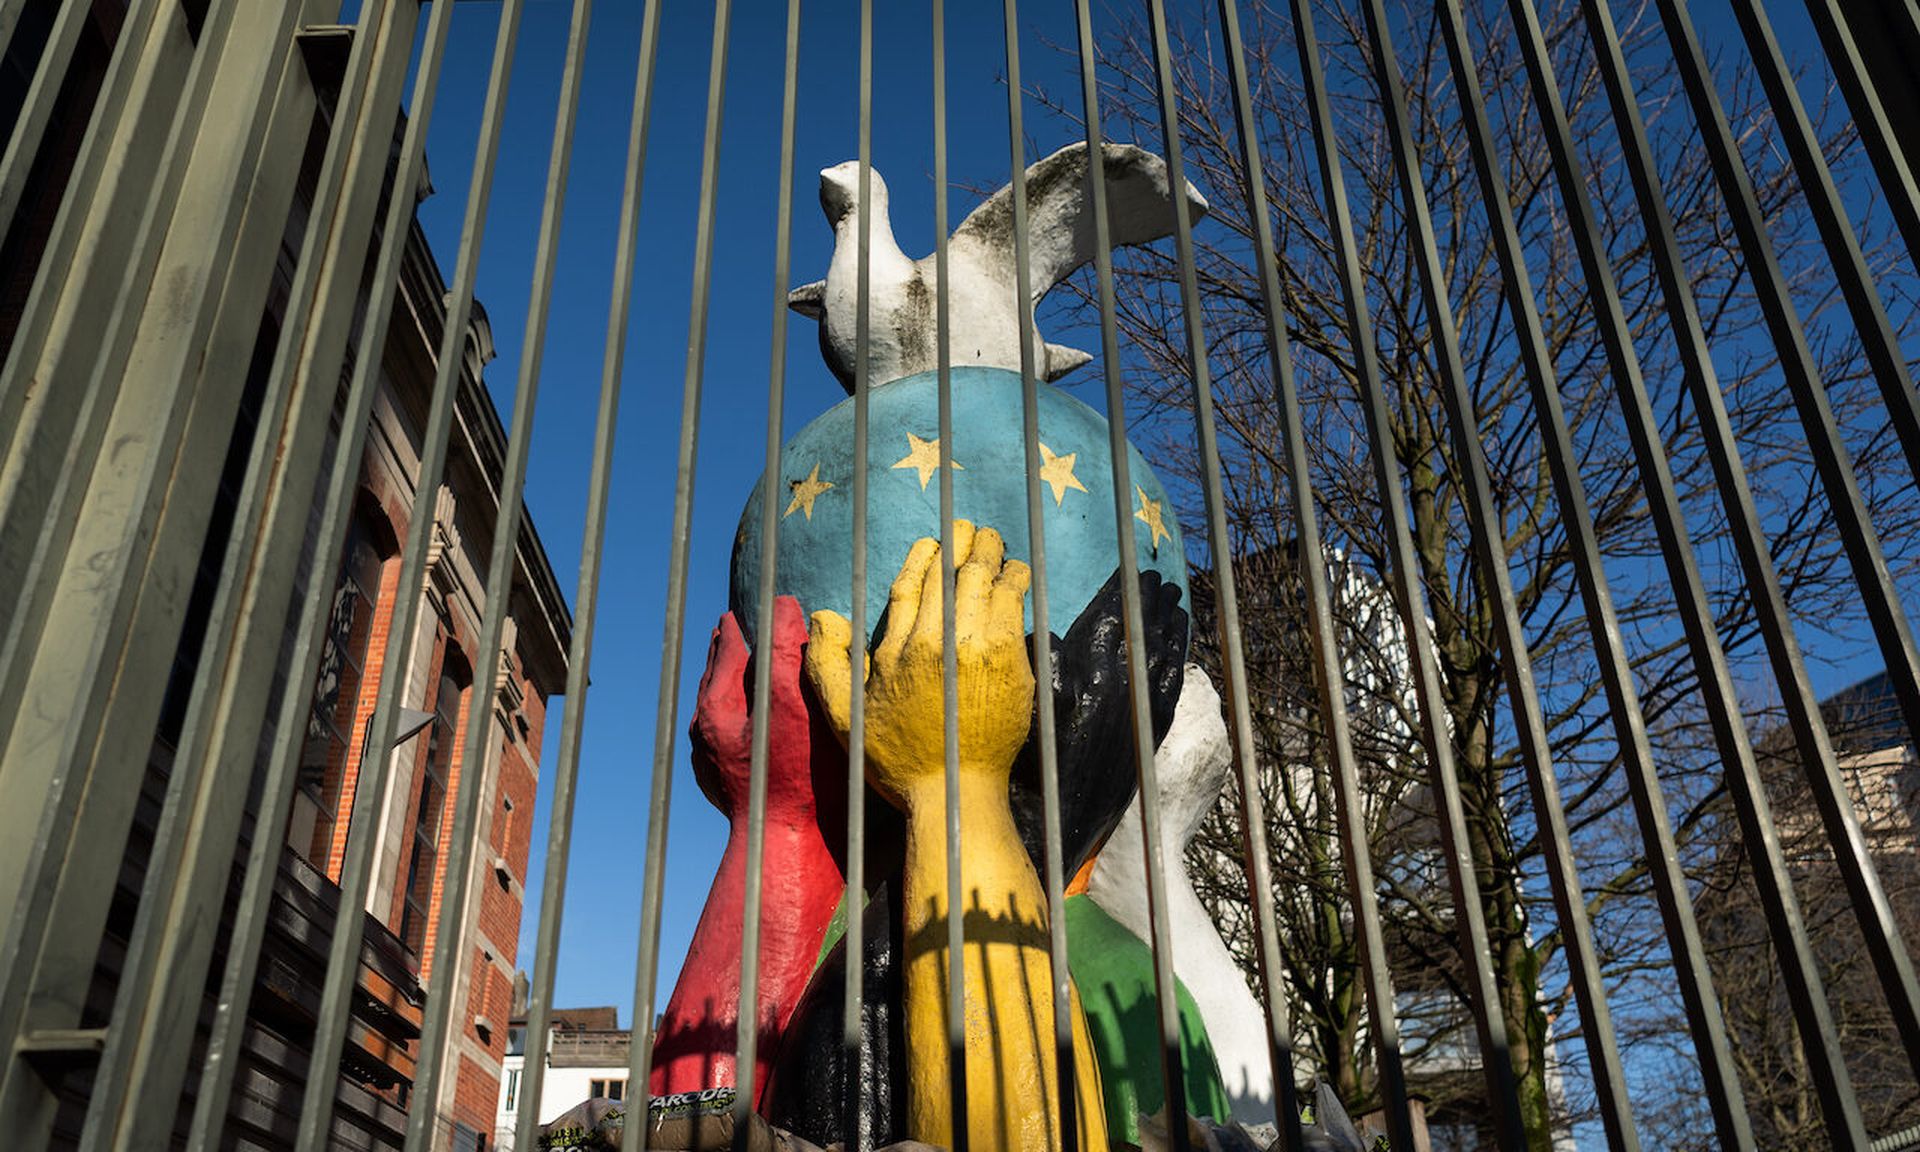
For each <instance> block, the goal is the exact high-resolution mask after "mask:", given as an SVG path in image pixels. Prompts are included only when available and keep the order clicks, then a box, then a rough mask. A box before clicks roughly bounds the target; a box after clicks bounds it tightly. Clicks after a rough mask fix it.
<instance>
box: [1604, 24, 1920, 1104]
mask: <svg viewBox="0 0 1920 1152" xmlns="http://www.w3.org/2000/svg"><path fill="white" fill-rule="evenodd" d="M1595 2H1598V0H1595ZM1659 9H1660V16H1661V20H1662V22H1663V23H1664V24H1665V26H1666V30H1667V39H1668V42H1669V43H1670V44H1671V46H1672V48H1673V52H1674V59H1675V63H1676V64H1677V65H1678V68H1679V73H1680V79H1681V82H1682V84H1683V85H1684V86H1685V88H1686V90H1687V96H1688V99H1689V101H1691V103H1692V104H1693V108H1694V119H1695V121H1696V122H1697V123H1698V124H1699V126H1700V133H1701V137H1702V139H1703V141H1704V143H1705V144H1706V147H1707V154H1708V156H1709V158H1710V159H1711V160H1712V161H1713V167H1714V175H1715V177H1716V179H1717V180H1718V181H1719V184H1720V189H1721V193H1722V196H1723V197H1724V199H1725V200H1726V202H1727V207H1728V210H1729V212H1730V214H1731V216H1732V222H1733V226H1734V232H1735V234H1736V235H1737V236H1738V237H1739V240H1740V245H1741V248H1742V249H1743V250H1744V251H1745V252H1746V255H1747V262H1748V269H1749V272H1750V277H1751V279H1752V282H1753V285H1754V289H1755V293H1756V295H1757V296H1758V297H1759V302H1760V306H1761V311H1762V313H1763V314H1764V315H1765V317H1766V320H1767V327H1768V329H1769V330H1770V331H1771V332H1772V334H1773V340H1774V344H1775V346H1776V348H1777V349H1778V351H1779V353H1780V366H1781V370H1782V373H1783V375H1784V376H1785V377H1786V383H1787V389H1788V391H1789V393H1790V394H1791V395H1792V397H1793V401H1794V406H1795V408H1796V409H1797V410H1798V411H1799V415H1800V423H1801V427H1802V428H1803V430H1804V431H1805V433H1806V437H1807V444H1808V448H1809V449H1810V450H1811V452H1812V454H1813V461H1814V467H1815V469H1816V470H1817V471H1818V472H1819V474H1820V478H1821V482H1822V486H1823V487H1824V488H1825V489H1826V495H1827V500H1828V504H1829V506H1830V507H1831V508H1832V509H1833V513H1834V518H1835V520H1836V522H1837V524H1838V527H1839V530H1840V539H1841V542H1842V544H1843V545H1844V546H1845V549H1846V552H1847V556H1848V559H1849V561H1850V562H1851V563H1852V566H1853V574H1854V579H1855V581H1856V582H1857V583H1858V585H1859V587H1860V593H1861V599H1862V601H1863V602H1864V604H1865V607H1866V610H1867V616H1868V619H1869V620H1871V621H1872V623H1873V630H1874V635H1875V637H1876V638H1877V639H1878V640H1879V643H1880V651H1881V655H1882V657H1883V658H1884V659H1885V661H1886V670H1887V675H1888V676H1889V677H1890V678H1891V680H1892V682H1893V685H1894V690H1895V693H1896V695H1897V696H1898V697H1899V699H1900V702H1901V708H1902V711H1903V712H1904V714H1905V715H1906V717H1907V721H1908V724H1909V727H1910V728H1913V730H1914V731H1920V656H1917V655H1916V654H1915V651H1914V646H1913V637H1912V634H1911V632H1910V630H1909V628H1908V624H1907V619H1906V614H1905V612H1904V611H1903V610H1902V608H1901V606H1900V599H1899V595H1898V593H1897V592H1896V591H1895V589H1894V587H1893V580H1892V576H1891V575H1890V574H1889V573H1888V571H1887V564H1886V559H1885V557H1884V556H1883V555H1882V554H1881V550H1880V541H1879V537H1878V536H1877V535H1876V534H1875V532H1874V529H1873V524H1872V521H1871V519H1870V518H1869V516H1868V513H1867V508H1866V504H1865V501H1864V500H1863V499H1862V498H1861V495H1860V489H1859V486H1858V484H1857V483H1856V482H1855V480H1854V474H1853V464H1852V462H1851V460H1850V459H1849V458H1848V453H1847V449H1846V445H1845V443H1844V442H1843V440H1842V439H1841V436H1840V431H1839V428H1838V426H1837V425H1836V423H1835V421H1834V417H1833V411H1832V409H1831V407H1830V406H1829V405H1828V402H1827V396H1826V391H1825V389H1824V388H1823V387H1822V385H1821V381H1820V376H1819V369H1818V367H1817V366H1816V365H1815V363H1814V360H1813V353H1812V351H1811V350H1810V349H1809V348H1808V346H1807V340H1806V334H1805V332H1804V331H1802V329H1801V327H1800V322H1799V319H1798V317H1797V316H1796V314H1795V311H1794V307H1793V301H1792V299H1791V298H1790V297H1789V295H1788V292H1787V287H1786V279H1785V274H1784V273H1783V272H1782V270H1781V267H1780V263H1779V260H1778V258H1777V257H1776V256H1775V254H1774V250H1773V244H1772V241H1771V240H1770V239H1769V238H1768V236H1767V232H1766V228H1765V223H1764V221H1763V219H1762V217H1761V214H1760V207H1759V202H1758V201H1757V200H1756V199H1755V196H1754V191H1753V185H1752V181H1751V180H1750V179H1749V177H1748V175H1747V171H1746V168H1745V166H1744V165H1743V164H1742V162H1741V159H1740V152H1739V148H1738V146H1737V145H1736V144H1735V142H1734V140H1733V136H1732V131H1731V129H1730V128H1729V126H1728V124H1727V119H1726V117H1725V115H1724V114H1723V113H1722V111H1721V108H1720V101H1719V98H1718V96H1717V95H1716V94H1715V93H1714V90H1713V84H1712V75H1711V73H1710V72H1709V71H1708V70H1707V65H1706V60H1705V57H1704V56H1703V55H1702V53H1701V50H1700V45H1699V41H1698V39H1697V38H1696V37H1695V35H1694V32H1693V26H1692V22H1691V20H1690V19H1689V18H1688V16H1687V13H1686V9H1685V5H1684V4H1683V3H1681V2H1680V0H1660V3H1659ZM1742 559H1743V561H1748V560H1749V558H1748V557H1747V555H1746V552H1745V550H1744V549H1743V554H1742ZM1754 567H1757V568H1761V569H1765V570H1766V572H1767V574H1768V575H1769V576H1771V575H1772V564H1771V561H1770V560H1769V558H1768V556H1767V553H1766V550H1765V548H1764V547H1761V548H1760V549H1759V550H1758V551H1757V552H1755V553H1754V554H1753V556H1752V557H1751V562H1750V563H1749V569H1750V570H1749V571H1748V575H1747V580H1748V583H1749V584H1752V585H1754V586H1755V587H1759V586H1761V580H1760V579H1758V578H1756V575H1755V573H1754V572H1753V571H1752V570H1751V568H1754ZM1780 625H1781V631H1782V633H1783V636H1785V635H1788V634H1790V633H1791V625H1790V624H1788V623H1787V622H1786V621H1785V620H1782V621H1780ZM1767 627H1769V628H1771V627H1772V625H1771V624H1769V625H1767ZM1773 648H1774V650H1775V651H1776V652H1778V653H1779V654H1780V655H1782V656H1784V655H1786V654H1787V646H1786V645H1783V644H1776V645H1774V646H1773ZM1803 676H1804V669H1803V668H1802V667H1800V665H1799V664H1798V662H1797V661H1793V660H1782V659H1780V658H1779V656H1776V659H1775V677H1776V678H1777V679H1778V680H1779V681H1780V682H1781V684H1780V688H1781V693H1782V695H1783V696H1786V695H1800V694H1802V692H1803V685H1802V684H1801V683H1793V682H1794V681H1795V680H1798V679H1800V678H1801V677H1803ZM1790 683H1793V686H1792V687H1791V688H1789V684H1790ZM1804 692H1805V694H1807V695H1808V696H1809V698H1810V696H1811V688H1810V686H1805V687H1804ZM1793 711H1794V713H1796V714H1798V713H1803V712H1804V713H1806V715H1804V716H1800V717H1799V720H1800V722H1799V723H1797V724H1795V725H1794V726H1795V729H1796V734H1799V733H1800V732H1801V731H1802V730H1804V731H1805V732H1806V733H1807V734H1808V735H1809V736H1811V735H1813V734H1814V732H1813V727H1814V724H1816V723H1817V722H1818V714H1819V708H1818V705H1817V703H1810V706H1809V704H1808V703H1803V704H1801V705H1798V706H1796V707H1795V708H1794V709H1793ZM1821 734H1822V735H1824V733H1821ZM1818 742H1819V741H1817V740H1807V739H1803V740H1802V742H1801V747H1802V751H1803V753H1804V752H1805V750H1806V748H1807V747H1808V745H1809V744H1810V743H1814V744H1817V743H1818ZM1829 755H1830V753H1829ZM1828 762H1830V761H1829V759H1828V756H1826V755H1816V757H1813V758H1810V759H1809V761H1808V763H1809V766H1810V767H1811V766H1813V765H1815V764H1819V765H1821V766H1822V767H1824V765H1825V763H1828ZM1811 780H1812V783H1813V785H1814V787H1813V792H1814V803H1815V805H1816V806H1817V807H1818V808H1819V809H1820V814H1821V818H1822V820H1823V821H1824V822H1825V824H1826V827H1827V836H1828V839H1829V840H1830V841H1831V842H1832V844H1833V849H1834V852H1835V854H1836V855H1837V856H1838V857H1839V858H1840V860H1841V862H1842V867H1841V869H1840V871H1841V873H1842V875H1843V876H1844V877H1845V879H1846V882H1847V886H1848V892H1849V895H1850V896H1852V898H1853V902H1854V911H1855V913H1856V915H1858V916H1859V918H1860V921H1861V930H1862V932H1863V933H1864V935H1865V937H1866V943H1867V950H1868V952H1869V954H1870V955H1871V956H1872V957H1873V961H1874V967H1875V970H1876V971H1877V972H1878V974H1879V976H1880V981H1881V986H1882V990H1883V991H1884V992H1885V993H1886V996H1887V1001H1888V1006H1889V1007H1890V1008H1891V1009H1892V1012H1893V1016H1894V1021H1895V1024H1896V1026H1897V1027H1898V1028H1899V1030H1900V1035H1901V1038H1902V1040H1903V1042H1904V1043H1905V1045H1906V1048H1907V1053H1908V1058H1909V1060H1910V1061H1911V1062H1912V1063H1913V1066H1914V1069H1915V1071H1916V1073H1920V981H1916V979H1915V976H1914V971H1913V964H1912V961H1911V960H1910V959H1909V957H1908V954H1907V950H1906V946H1905V945H1904V944H1903V943H1902V941H1901V938H1900V930H1899V927H1898V925H1897V924H1896V923H1895V921H1894V919H1893V916H1892V913H1891V910H1890V908H1889V907H1888V905H1887V902H1886V896H1885V893H1884V892H1883V891H1882V890H1881V887H1880V882H1879V878H1878V875H1877V874H1876V872H1875V869H1874V866H1873V860H1872V857H1871V856H1870V855H1869V853H1868V852H1867V849H1866V843H1865V839H1864V837H1863V836H1862V834H1861V831H1860V826H1859V821H1858V819H1857V818H1856V817H1855V815H1854V812H1853V804H1852V801H1851V798H1850V796H1849V793H1848V791H1847V789H1846V786H1845V783H1844V782H1843V781H1842V780H1841V779H1840V778H1839V775H1838V771H1837V769H1836V770H1835V771H1833V772H1826V771H1821V772H1818V773H1813V774H1812V776H1811Z"/></svg>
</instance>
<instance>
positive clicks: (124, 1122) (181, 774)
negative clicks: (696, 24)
mask: <svg viewBox="0 0 1920 1152" xmlns="http://www.w3.org/2000/svg"><path fill="white" fill-rule="evenodd" d="M323 2H324V0H308V2H307V3H304V4H293V5H287V6H285V7H280V8H270V7H261V6H251V5H243V6H241V8H240V9H239V12H238V19H237V21H236V25H235V27H234V29H233V31H232V32H231V33H229V35H230V36H231V37H233V38H236V47H235V49H234V50H235V51H236V52H237V54H238V58H239V59H243V60H247V59H258V60H260V61H262V62H263V65H264V67H266V68H271V69H273V70H274V72H275V73H277V74H265V75H261V76H260V78H259V81H258V82H259V84H260V88H259V90H258V92H259V95H258V97H255V96H254V95H253V94H252V93H251V92H248V93H235V94H232V95H230V96H229V97H228V99H232V100H233V101H235V102H236V103H243V104H244V103H245V102H248V101H250V100H254V99H260V100H263V101H264V100H265V99H266V97H267V96H268V94H269V93H273V92H276V90H277V95H274V96H273V97H272V100H271V104H272V106H273V112H272V121H271V123H270V124H269V125H268V127H267V129H266V132H265V134H264V139H263V141H262V146H261V152H260V154H259V155H258V156H257V157H254V158H250V159H249V161H248V162H247V163H246V165H245V166H244V167H243V169H242V170H241V171H240V172H239V173H236V175H239V176H241V177H242V178H243V179H244V180H245V181H246V183H245V184H244V185H242V186H238V187H236V188H234V190H233V192H232V193H231V195H232V198H233V201H234V205H235V216H236V217H237V218H242V219H243V224H242V225H241V230H240V234H239V236H238V237H237V238H236V244H235V251H234V254H233V256H232V260H231V265H230V267H231V275H229V276H228V278H227V279H226V280H225V282H224V284H223V285H222V287H221V288H220V290H219V297H220V300H221V303H220V307H219V314H218V316H217V317H215V318H214V319H213V321H212V327H211V328H210V330H209V331H208V333H207V336H206V339H207V342H208V348H207V352H206V353H205V355H204V357H201V356H195V357H192V358H189V359H187V360H186V361H184V362H183V364H182V371H183V372H184V373H185V374H187V375H188V376H192V375H193V374H195V373H198V374H199V375H200V376H201V378H202V379H212V380H223V379H224V380H229V381H237V380H240V379H244V376H245V364H246V363H247V358H248V357H249V356H250V355H251V352H252V348H253V345H254V343H255V341H256V339H257V338H258V334H259V331H260V324H261V312H262V301H263V300H264V299H265V293H266V288H267V286H268V283H269V280H270V278H271V276H272V273H273V268H274V264H275V257H276V255H277V254H278V253H279V251H280V248H281V244H282V241H283V233H284V231H285V228H286V221H287V218H288V212H289V210H290V207H291V205H292V203H293V201H294V198H295V184H296V182H297V180H296V176H297V173H298V171H299V168H300V157H301V155H302V154H303V153H304V152H305V151H306V149H307V145H308V138H309V134H310V130H311V126H312V122H313V113H314V109H315V107H316V104H317V96H316V93H315V90H314V86H313V84H312V81H311V80H310V78H309V77H308V75H307V72H306V65H305V63H304V62H303V61H302V60H301V59H300V58H299V55H298V53H297V48H296V44H295V40H294V33H295V29H296V26H297V24H298V22H299V19H300V18H302V17H303V16H307V15H311V14H313V13H314V12H316V11H317V10H318V9H319V8H320V6H321V4H322V3H323ZM303 8H304V9H305V11H304V12H303V11H302V9H303ZM398 15H399V17H400V23H401V24H403V25H410V24H411V20H410V19H409V18H408V14H407V12H406V11H405V10H402V11H401V12H400V13H398ZM395 37H396V38H397V39H399V40H403V41H405V42H407V43H411V40H412V36H411V29H410V27H407V28H403V29H401V30H399V31H397V32H396V33H395ZM390 60H391V61H392V62H394V63H397V65H398V66H397V67H395V68H391V69H390V70H389V71H390V73H391V75H390V77H382V78H380V81H377V84H378V85H379V88H380V91H377V92H376V93H375V95H374V96H373V98H372V99H371V101H370V103H371V105H372V106H373V107H374V108H375V109H376V111H375V112H374V116H375V118H376V119H377V118H378V116H379V112H378V109H379V108H380V107H381V106H382V105H383V104H384V105H386V106H387V111H388V112H389V114H390V113H391V112H392V109H393V106H397V104H398V100H399V87H400V82H401V79H402V78H403V70H404V68H405V53H404V52H394V53H392V54H391V56H390ZM367 151H371V150H367ZM386 155H387V149H385V148H381V149H379V150H378V151H377V159H369V157H368V156H367V155H366V154H365V152H363V153H362V154H361V155H360V156H359V157H358V158H357V159H358V162H357V163H355V164H352V165H350V166H349V169H348V172H347V178H346V184H345V188H346V192H345V196H344V197H343V215H344V216H345V217H347V218H346V219H344V220H342V221H341V226H340V228H339V229H338V231H339V232H340V233H342V234H346V235H348V236H350V237H351V238H349V239H347V240H346V242H345V245H344V247H345V255H344V258H343V259H342V261H341V262H340V263H341V264H342V265H344V268H343V272H344V274H343V275H340V276H338V277H336V278H335V281H334V283H335V286H336V287H343V288H344V292H343V293H342V295H341V298H340V299H338V300H337V301H336V303H337V304H338V305H339V307H340V311H341V312H343V313H350V310H351V305H352V298H351V296H350V295H345V293H350V292H351V291H352V290H353V289H354V288H357V286H358V285H359V283H360V273H361V271H362V268H361V263H362V260H363V257H364V252H365V239H366V236H365V233H366V232H367V231H368V230H370V229H371V225H372V217H373V214H374V211H375V208H376V205H377V201H378V198H379V192H380V182H381V177H382V175H383V174H384V171H385V167H386V165H385V159H386ZM242 206H244V215H243V214H242V212H241V207H242ZM203 256H204V253H203V251H202V250H201V249H200V248H199V246H198V245H189V246H188V247H187V250H186V255H185V259H186V260H187V261H189V262H192V261H195V260H198V259H201V258H202V257H203ZM223 270H224V269H223ZM346 319H347V316H346V315H342V316H341V317H340V320H339V323H338V324H337V325H335V330H336V336H337V339H336V340H335V341H334V347H335V351H336V355H335V358H334V367H333V370H332V371H330V372H327V373H325V374H322V375H319V376H317V377H316V376H314V375H312V374H306V375H300V376H298V377H297V378H296V377H295V376H294V375H293V374H290V373H286V372H280V373H275V374H273V375H272V376H270V378H269V380H268V383H267V387H266V389H265V391H264V394H263V396H262V398H261V404H260V412H261V419H260V421H259V427H258V430H257V432H256V433H255V434H254V437H253V445H252V449H251V453H250V459H249V462H248V469H247V473H246V478H245V481H244V483H243V485H242V487H241V491H240V493H239V496H238V500H237V507H236V510H235V513H234V517H233V521H232V529H231V531H230V532H229V533H228V537H227V542H226V558H225V561H224V563H223V566H222V572H221V578H220V581H219V585H218V591H217V593H216V595H215V597H214V601H213V605H212V610H211V613H210V617H209V620H208V626H207V630H206V635H205V638H204V640H203V641H202V642H201V646H200V656H199V665H198V673H197V675H196V677H195V683H194V686H193V691H192V693H191V695H190V697H189V703H188V708H187V713H186V717H185V721H184V725H183V729H182V732H181V735H180V737H179V739H178V741H177V748H176V751H175V754H174V757H173V765H172V770H171V774H170V777H169V780H168V790H167V798H166V802H165V806H164V807H163V809H162V811H161V814H160V822H159V826H158V828H157V830H156V832H155V837H154V844H153V849H152V852H151V854H150V855H149V857H148V861H147V866H146V870H145V875H144V878H143V881H142V885H143V891H142V897H141V904H140V910H139V914H138V916H137V917H136V920H135V923H134V929H133V933H132V935H131V938H130V939H129V941H128V944H127V949H126V954H125V961H124V963H123V965H122V967H121V971H120V975H119V979H118V982H117V987H116V990H115V1002H114V1008H113V1015H112V1023H111V1025H110V1027H109V1031H108V1038H107V1044H106V1048H105V1051H104V1053H103V1055H102V1059H101V1064H100V1066H99V1068H98V1069H97V1070H96V1071H95V1073H94V1078H93V1084H92V1091H91V1108H90V1111H89V1115H88V1121H87V1126H86V1130H85V1133H84V1135H83V1136H82V1140H81V1147H82V1148H83V1149H106V1148H114V1149H123V1150H124V1149H132V1148H156V1147H158V1146H160V1145H164V1143H165V1142H166V1140H167V1138H168V1135H167V1134H168V1132H169V1130H170V1126H169V1125H164V1124H156V1123H153V1122H152V1120H153V1117H156V1116H164V1115H169V1114H170V1113H171V1110H172V1109H173V1108H174V1107H175V1106H176V1105H177V1103H178V1100H179V1096H180V1091H181V1087H182V1084H183V1082H184V1081H185V1079H186V1077H187V1074H188V1071H189V1060H188V1058H189V1054H190V1051H189V1050H190V1045H191V1042H192V1040H193V1033H194V1027H193V1019H194V1018H195V1017H197V1016H198V1014H199V1010H200V995H201V993H202V991H203V990H204V988H205V986H206V974H207V967H208V965H209V964H210V963H211V960H212V953H213V949H214V944H215V936H216V933H215V932H214V931H213V926H214V925H216V924H218V922H219V920H220V910H221V907H222V906H223V905H224V904H225V902H226V895H227V885H228V879H229V875H230V873H231V870H232V863H233V854H234V849H235V845H236V843H237V840H238V836H239V831H240V826H241V823H242V821H243V819H244V816H245V808H246V801H247V796H248V782H249V780H250V779H251V778H252V776H253V773H254V768H255V751H256V748H257V746H258V740H259V732H260V724H261V722H262V721H263V720H264V717H265V713H266V709H267V706H268V703H269V700H268V696H269V694H270V692H271V689H272V684H271V680H270V678H263V677H261V676H259V675H258V674H257V672H254V671H252V670H253V669H257V668H258V667H259V666H260V664H261V662H263V661H264V662H269V663H270V662H271V661H272V660H273V654H274V647H275V646H276V645H277V643H278V641H279V640H280V637H281V635H282V628H283V625H284V622H285V618H286V609H287V603H288V600H289V599H290V598H291V596H292V593H293V581H294V576H295V571H294V569H295V568H296V567H297V566H298V564H299V555H300V537H301V535H302V534H303V532H304V530H305V528H306V526H307V522H308V518H309V517H308V514H309V511H310V509H311V507H312V496H313V492H312V482H313V477H314V472H315V471H316V470H317V465H318V457H319V453H320V448H321V444H322V441H323V439H324V435H323V434H324V425H325V422H326V420H327V418H328V416H329V414H330V413H331V410H332V407H333V401H334V398H335V393H336V392H337V390H338V379H339V372H338V366H337V365H338V355H337V352H338V349H339V347H340V346H341V345H343V344H344V341H345V337H346ZM203 396H204V393H203ZM200 402H201V403H205V402H208V401H207V400H205V399H203V400H202V401H200ZM230 419H231V418H230V417H229V421H230ZM316 425H319V427H316ZM222 431H224V428H223V429H222ZM202 462H203V463H204V460H202ZM197 471H199V472H200V473H201V474H202V475H203V476H204V477H205V479H204V481H203V482H204V483H206V484H207V486H208V488H207V490H208V494H209V495H211V491H212V480H213V478H214V477H213V476H212V474H211V473H209V472H208V471H207V470H206V469H204V468H203V469H198V470H197ZM163 531H164V529H163ZM142 679H147V678H146V677H143V678H142ZM153 679H161V680H164V678H163V677H154V678H153ZM154 691H155V693H156V696H157V692H158V685H156V686H155V688H154ZM144 731H145V730H144V729H142V732H144ZM136 738H137V737H136Z"/></svg>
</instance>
